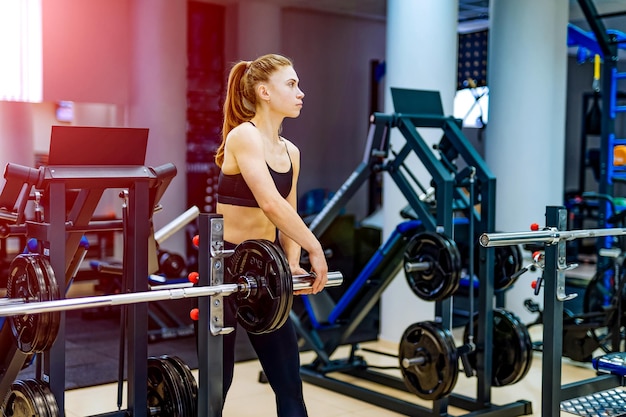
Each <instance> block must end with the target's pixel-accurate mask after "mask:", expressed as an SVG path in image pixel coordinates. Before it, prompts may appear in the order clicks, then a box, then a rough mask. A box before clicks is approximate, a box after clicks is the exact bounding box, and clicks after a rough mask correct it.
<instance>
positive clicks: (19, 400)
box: [0, 379, 61, 417]
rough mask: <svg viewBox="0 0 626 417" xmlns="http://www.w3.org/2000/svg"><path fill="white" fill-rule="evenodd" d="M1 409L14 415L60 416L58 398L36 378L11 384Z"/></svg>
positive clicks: (5, 414) (35, 416) (6, 414)
mask: <svg viewBox="0 0 626 417" xmlns="http://www.w3.org/2000/svg"><path fill="white" fill-rule="evenodd" d="M0 411H1V412H2V415H3V416H12V417H59V416H60V415H61V413H60V411H59V408H58V406H57V403H56V399H55V398H54V395H52V392H51V391H50V389H49V388H48V386H47V385H46V384H45V383H44V382H42V381H39V380H36V379H27V380H17V381H15V382H14V383H13V384H11V390H10V391H9V392H8V393H7V395H6V397H5V398H4V401H3V402H2V407H0Z"/></svg>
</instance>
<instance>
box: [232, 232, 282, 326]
mask: <svg viewBox="0 0 626 417" xmlns="http://www.w3.org/2000/svg"><path fill="white" fill-rule="evenodd" d="M229 261H230V266H229V268H227V271H226V274H224V275H225V277H224V279H225V281H226V282H227V283H241V282H243V283H249V282H254V283H256V285H254V287H255V288H253V289H252V290H251V291H250V293H249V294H246V293H245V292H241V291H240V292H238V293H237V294H236V295H233V296H234V297H237V302H236V304H237V319H238V321H239V324H241V326H242V327H243V328H244V329H246V330H247V331H249V332H250V333H254V334H262V333H268V332H271V331H273V330H276V329H277V328H279V327H280V326H282V325H283V324H284V323H285V321H286V320H287V319H288V318H289V311H290V310H291V303H292V302H293V297H292V294H293V280H292V277H291V271H290V269H289V266H288V265H286V262H285V260H284V256H283V255H282V254H281V253H280V249H278V248H277V247H276V246H275V245H274V244H273V243H272V242H270V241H268V240H247V241H244V242H242V243H240V244H239V245H237V247H236V248H235V251H234V253H233V254H232V255H231V256H230V258H229Z"/></svg>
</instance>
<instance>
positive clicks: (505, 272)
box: [476, 245, 522, 291]
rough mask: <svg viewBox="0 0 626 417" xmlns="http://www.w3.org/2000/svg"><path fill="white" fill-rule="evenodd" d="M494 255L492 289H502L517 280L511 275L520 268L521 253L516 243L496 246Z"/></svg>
mask: <svg viewBox="0 0 626 417" xmlns="http://www.w3.org/2000/svg"><path fill="white" fill-rule="evenodd" d="M476 252H477V253H478V252H479V251H476ZM494 255H495V262H494V270H493V271H494V289H495V290H496V291H504V290H506V289H507V288H509V287H511V286H512V285H513V284H515V281H516V280H517V277H515V278H514V277H513V276H514V275H515V274H516V273H517V272H518V271H519V270H520V269H522V253H521V251H520V249H519V246H517V245H512V246H497V247H496V248H495V254H494Z"/></svg>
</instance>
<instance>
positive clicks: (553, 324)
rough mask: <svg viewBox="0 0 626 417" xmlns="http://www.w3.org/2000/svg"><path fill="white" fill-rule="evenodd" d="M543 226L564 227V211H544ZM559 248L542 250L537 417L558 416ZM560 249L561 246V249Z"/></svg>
mask: <svg viewBox="0 0 626 417" xmlns="http://www.w3.org/2000/svg"><path fill="white" fill-rule="evenodd" d="M546 224H547V225H549V226H551V227H559V228H562V227H565V225H566V224H567V210H565V209H564V208H563V207H553V206H552V207H551V206H549V207H546ZM561 246H562V245H551V246H546V248H545V269H544V272H543V273H544V277H545V280H544V281H545V285H544V290H543V297H544V301H543V305H544V309H543V322H544V327H543V359H542V383H541V415H542V416H558V415H560V401H561V398H560V390H561V375H562V374H561V372H562V371H561V362H562V361H561V356H562V354H563V302H562V301H561V300H559V299H558V297H557V294H558V293H559V288H558V286H559V283H558V281H559V279H558V275H559V274H560V273H563V271H559V270H558V269H559V267H558V265H559V256H560V252H561V250H560V249H561ZM563 246H564V245H563Z"/></svg>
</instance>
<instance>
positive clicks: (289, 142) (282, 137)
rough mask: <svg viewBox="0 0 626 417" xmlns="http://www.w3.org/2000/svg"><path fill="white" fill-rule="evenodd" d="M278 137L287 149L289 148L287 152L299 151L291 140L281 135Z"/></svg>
mask: <svg viewBox="0 0 626 417" xmlns="http://www.w3.org/2000/svg"><path fill="white" fill-rule="evenodd" d="M280 138H281V139H282V140H283V141H284V142H285V143H286V144H287V149H288V150H289V153H292V152H297V153H300V149H298V146H296V144H295V143H293V142H292V141H290V140H289V139H287V138H286V137H284V136H281V137H280Z"/></svg>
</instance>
